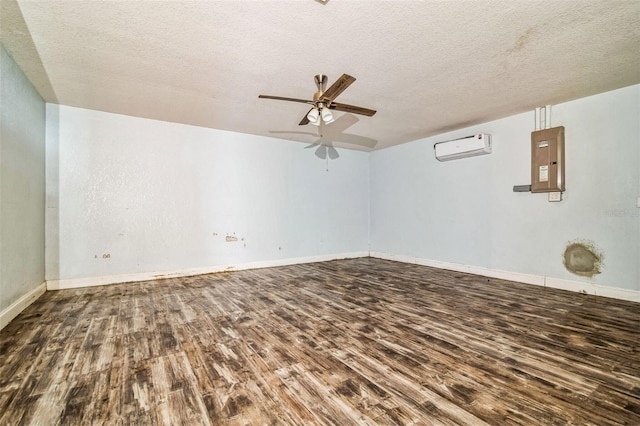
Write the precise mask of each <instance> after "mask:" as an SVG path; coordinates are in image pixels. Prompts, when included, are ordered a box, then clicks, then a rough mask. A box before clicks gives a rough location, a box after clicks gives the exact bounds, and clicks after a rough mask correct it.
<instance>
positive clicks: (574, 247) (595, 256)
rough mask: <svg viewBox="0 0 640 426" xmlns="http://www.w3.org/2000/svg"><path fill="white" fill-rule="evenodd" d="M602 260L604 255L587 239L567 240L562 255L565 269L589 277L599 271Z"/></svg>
mask: <svg viewBox="0 0 640 426" xmlns="http://www.w3.org/2000/svg"><path fill="white" fill-rule="evenodd" d="M603 260H604V255H603V254H602V253H601V252H600V250H598V248H597V247H596V245H595V243H594V242H593V241H589V240H574V241H569V242H568V243H567V247H566V248H565V250H564V254H563V255H562V263H563V264H564V267H565V268H566V269H567V271H569V272H571V273H572V274H576V275H580V276H581V277H589V278H591V277H593V276H594V275H597V274H599V273H600V272H601V271H600V269H601V268H602V265H603Z"/></svg>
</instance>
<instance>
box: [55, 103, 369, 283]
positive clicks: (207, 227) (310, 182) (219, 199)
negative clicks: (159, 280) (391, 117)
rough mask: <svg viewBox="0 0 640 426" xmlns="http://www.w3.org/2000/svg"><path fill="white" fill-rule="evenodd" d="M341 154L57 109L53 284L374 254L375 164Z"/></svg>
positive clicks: (356, 155)
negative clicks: (330, 156) (371, 191)
mask: <svg viewBox="0 0 640 426" xmlns="http://www.w3.org/2000/svg"><path fill="white" fill-rule="evenodd" d="M339 152H340V158H338V159H337V160H331V161H330V162H329V170H328V171H327V170H326V169H327V162H326V161H324V160H321V159H319V158H317V157H316V156H315V155H314V150H313V149H305V145H304V144H301V143H296V142H289V141H283V140H278V139H271V138H265V137H257V136H250V135H243V134H238V133H232V132H225V131H218V130H212V129H206V128H200V127H193V126H186V125H181V124H175V123H167V122H161V121H154V120H148V119H141V118H135V117H129V116H123V115H116V114H109V113H104V112H98V111H91V110H86V109H79V108H72V107H67V106H59V105H53V104H48V105H47V280H48V281H50V280H51V281H56V280H74V279H84V278H90V277H106V278H104V280H103V281H104V282H109V281H112V278H113V277H114V276H120V275H127V276H129V275H131V274H149V273H166V272H169V273H172V272H176V273H177V272H180V271H197V272H201V271H203V270H206V269H207V268H212V270H213V269H215V267H216V266H220V265H222V266H242V265H247V264H256V262H258V263H259V262H262V263H263V264H264V263H265V262H266V264H269V262H271V263H273V264H277V263H278V262H279V261H282V260H286V259H298V260H300V259H302V260H305V259H313V258H317V257H318V256H320V257H323V258H326V257H329V258H331V257H332V256H334V255H339V256H341V255H343V254H360V255H361V254H363V253H364V254H366V252H367V250H368V202H369V199H368V188H369V182H368V180H369V170H368V168H369V161H368V155H367V154H366V153H362V152H356V151H347V150H340V151H339ZM227 236H235V237H236V238H237V239H238V241H236V242H227V241H226V237H227ZM281 263H282V262H281ZM141 277H142V278H144V276H141ZM100 280H101V279H98V281H97V282H98V283H100V282H101V281H100ZM89 282H91V281H86V280H85V281H82V280H80V281H77V283H81V284H82V283H85V284H86V283H89ZM67 284H69V283H67ZM71 285H73V283H72V284H71Z"/></svg>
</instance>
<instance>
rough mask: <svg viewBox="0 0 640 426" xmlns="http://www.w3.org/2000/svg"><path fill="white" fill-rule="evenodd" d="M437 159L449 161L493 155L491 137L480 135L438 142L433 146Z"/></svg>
mask: <svg viewBox="0 0 640 426" xmlns="http://www.w3.org/2000/svg"><path fill="white" fill-rule="evenodd" d="M433 149H434V150H435V154H436V159H437V160H439V161H449V160H455V159H458V158H466V157H474V156H476V155H483V154H490V153H491V135H487V134H484V133H479V134H477V135H473V136H469V137H466V138H462V139H456V140H452V141H446V142H438V143H436V144H435V145H433Z"/></svg>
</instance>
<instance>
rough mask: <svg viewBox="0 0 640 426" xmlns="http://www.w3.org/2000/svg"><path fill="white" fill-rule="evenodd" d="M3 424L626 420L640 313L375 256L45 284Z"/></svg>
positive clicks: (13, 373) (631, 406) (17, 343)
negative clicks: (139, 279) (114, 281)
mask: <svg viewBox="0 0 640 426" xmlns="http://www.w3.org/2000/svg"><path fill="white" fill-rule="evenodd" d="M0 359H1V361H2V362H1V365H0V425H19V424H33V425H57V424H60V425H85V424H86V425H94V424H95V425H100V424H104V425H146V424H149V425H151V424H153V425H155V424H158V425H160V424H166V425H223V424H224V425H227V424H229V425H276V424H278V425H280V424H304V425H313V424H326V425H350V424H403V425H409V424H415V425H418V424H420V425H423V424H424V425H430V424H434V425H453V424H462V425H482V424H491V425H510V424H514V425H536V424H541V425H552V424H581V425H582V424H596V425H614V424H616V425H617V424H629V425H640V304H637V303H631V302H624V301H619V300H614V299H606V298H600V297H595V296H587V295H583V294H578V293H569V292H564V291H561V290H553V289H549V288H543V287H536V286H529V285H524V284H518V283H513V282H507V281H501V280H496V279H489V278H486V277H479V276H474V275H468V274H463V273H457V272H450V271H443V270H437V269H431V268H427V267H423V266H417V265H409V264H403V263H397V262H390V261H385V260H379V259H372V258H362V259H351V260H340V261H333V262H323V263H315V264H306V265H295V266H285V267H278V268H269V269H259V270H251V271H239V272H229V273H221V274H213V275H202V276H197V277H189V278H179V279H166V280H158V281H150V282H144V283H132V284H123V285H113V286H105V287H93V288H87V289H76V290H62V291H57V292H47V293H46V294H45V295H44V296H42V297H41V298H40V299H39V300H38V301H36V302H35V303H34V304H33V305H32V306H30V307H29V308H28V309H27V310H25V311H24V312H23V313H22V314H21V315H20V316H18V317H17V318H16V319H15V320H14V321H13V322H11V323H10V324H9V325H8V326H7V327H6V328H5V329H4V330H2V331H1V332H0Z"/></svg>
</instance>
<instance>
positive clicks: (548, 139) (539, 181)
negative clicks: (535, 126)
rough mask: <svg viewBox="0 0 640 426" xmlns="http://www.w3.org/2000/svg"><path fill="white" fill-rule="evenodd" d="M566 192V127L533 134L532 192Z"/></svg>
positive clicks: (538, 131)
mask: <svg viewBox="0 0 640 426" xmlns="http://www.w3.org/2000/svg"><path fill="white" fill-rule="evenodd" d="M564 190H565V187H564V127H563V126H560V127H553V128H551V129H543V130H537V131H535V132H531V192H562V191H564Z"/></svg>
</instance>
